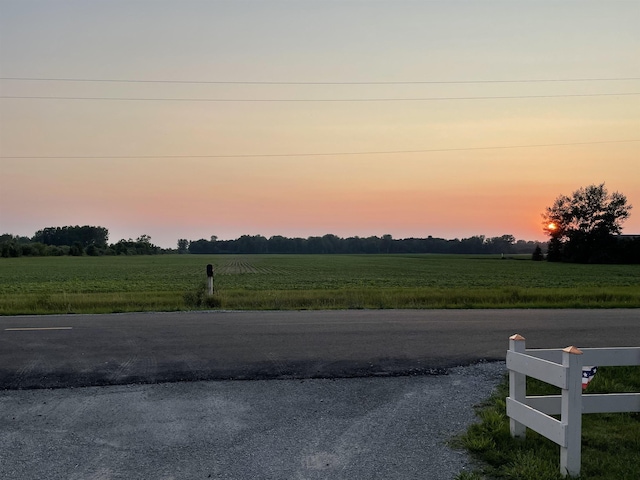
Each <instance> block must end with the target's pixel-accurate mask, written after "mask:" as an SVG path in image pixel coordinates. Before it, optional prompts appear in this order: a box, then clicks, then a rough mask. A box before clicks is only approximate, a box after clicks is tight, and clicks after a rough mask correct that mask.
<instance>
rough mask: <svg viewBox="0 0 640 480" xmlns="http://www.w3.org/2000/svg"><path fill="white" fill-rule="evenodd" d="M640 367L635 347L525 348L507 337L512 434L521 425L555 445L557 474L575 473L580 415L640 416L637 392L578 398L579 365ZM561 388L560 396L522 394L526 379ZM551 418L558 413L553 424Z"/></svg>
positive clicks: (522, 432) (578, 458) (518, 431)
mask: <svg viewBox="0 0 640 480" xmlns="http://www.w3.org/2000/svg"><path fill="white" fill-rule="evenodd" d="M583 365H596V366H598V367H605V366H623V365H640V347H620V348H584V349H582V350H580V349H578V348H576V347H567V348H565V349H562V350H561V349H530V350H527V349H526V347H525V339H524V337H522V336H520V335H514V336H512V337H510V338H509V350H508V351H507V369H508V370H509V397H508V398H507V415H508V416H509V418H510V424H511V436H513V437H520V438H524V436H525V432H526V427H529V428H530V429H532V430H535V431H536V432H538V433H539V434H541V435H543V436H545V437H547V438H548V439H550V440H552V441H553V442H555V443H557V444H558V445H560V472H561V473H562V475H563V476H566V475H579V474H580V461H581V436H582V414H583V413H611V412H640V393H610V394H584V395H583V394H582V366H583ZM527 377H533V378H537V379H538V380H541V381H543V382H546V383H549V384H551V385H555V386H556V387H559V388H561V389H562V395H547V396H540V397H532V396H529V397H528V396H527V394H526V378H527ZM550 415H560V420H556V419H555V418H553V417H551V416H550Z"/></svg>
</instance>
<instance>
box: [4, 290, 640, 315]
mask: <svg viewBox="0 0 640 480" xmlns="http://www.w3.org/2000/svg"><path fill="white" fill-rule="evenodd" d="M638 307H640V291H639V290H638V288H637V287H605V288H603V287H591V288H589V287H587V288H565V289H545V288H529V289H526V288H517V287H500V288H476V289H473V288H397V287H393V288H380V287H364V288H339V289H309V290H248V289H220V290H216V294H215V296H214V297H212V298H206V296H205V294H204V289H203V288H202V287H194V288H192V289H187V290H184V291H179V290H178V291H146V292H69V293H68V292H40V293H6V294H4V295H2V296H1V297H0V315H41V314H65V313H111V312H117V313H118V312H145V311H177V310H192V309H211V308H222V309H226V310H319V309H322V310H331V309H340V310H344V309H393V308H399V309H403V308H409V309H412V308H417V309H421V308H438V309H442V308H638Z"/></svg>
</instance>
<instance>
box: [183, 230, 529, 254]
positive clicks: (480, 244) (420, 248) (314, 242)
mask: <svg viewBox="0 0 640 480" xmlns="http://www.w3.org/2000/svg"><path fill="white" fill-rule="evenodd" d="M538 245H539V243H537V242H532V241H525V240H517V241H516V239H515V237H513V235H502V236H500V237H492V238H486V237H485V236H484V235H477V236H472V237H469V238H463V239H457V238H456V239H453V240H447V239H444V238H434V237H431V236H429V237H427V238H404V239H394V238H393V237H392V236H391V235H382V236H381V237H378V236H370V237H348V238H341V237H338V236H336V235H333V234H326V235H323V236H311V237H307V238H299V237H296V238H288V237H283V236H281V235H276V236H272V237H270V238H266V237H264V236H262V235H243V236H241V237H240V238H237V239H235V240H218V238H217V237H215V236H213V237H211V239H209V240H206V239H204V238H203V239H200V240H192V241H189V240H187V239H180V240H178V253H183V254H184V253H191V254H265V253H273V254H378V253H450V254H452V253H460V254H487V253H492V254H521V253H524V254H532V253H533V251H534V249H535V248H536V246H538Z"/></svg>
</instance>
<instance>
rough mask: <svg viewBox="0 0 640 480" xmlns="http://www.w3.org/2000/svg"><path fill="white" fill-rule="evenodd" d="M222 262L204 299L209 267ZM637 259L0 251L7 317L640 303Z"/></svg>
mask: <svg viewBox="0 0 640 480" xmlns="http://www.w3.org/2000/svg"><path fill="white" fill-rule="evenodd" d="M208 263H211V264H213V265H214V270H215V291H216V294H215V296H214V297H213V298H205V297H203V290H202V288H203V287H202V285H203V282H204V280H205V278H206V276H205V275H206V270H205V266H206V265H207V264H208ZM638 307H640V269H638V268H637V266H635V265H574V264H554V263H547V262H533V261H530V260H528V259H527V257H526V256H524V257H513V258H509V259H504V260H503V259H501V258H500V256H493V255H484V256H482V255H480V256H478V255H476V256H469V255H206V256H199V255H158V256H136V257H126V256H120V257H40V258H38V257H35V258H33V257H24V258H8V259H4V258H3V259H0V315H20V314H46V313H109V312H134V311H175V310H192V309H210V308H222V309H229V310H285V309H288V310H301V309H371V308H373V309H387V308H401V309H402V308H638Z"/></svg>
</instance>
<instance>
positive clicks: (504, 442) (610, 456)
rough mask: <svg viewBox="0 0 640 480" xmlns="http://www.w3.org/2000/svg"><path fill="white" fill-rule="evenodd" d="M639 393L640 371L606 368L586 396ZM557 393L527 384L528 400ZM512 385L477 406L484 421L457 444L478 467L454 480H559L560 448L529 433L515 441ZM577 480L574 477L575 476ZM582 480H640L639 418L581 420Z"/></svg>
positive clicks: (635, 415) (638, 368)
mask: <svg viewBox="0 0 640 480" xmlns="http://www.w3.org/2000/svg"><path fill="white" fill-rule="evenodd" d="M616 392H640V366H632V367H602V368H599V369H598V373H597V374H596V376H595V377H594V379H593V381H592V382H591V383H590V384H589V387H588V390H587V393H616ZM557 393H558V390H557V389H556V388H555V387H551V386H549V385H548V384H545V383H543V382H539V381H537V380H535V379H530V378H528V379H527V394H528V395H550V394H557ZM508 395H509V387H508V380H505V381H503V382H502V384H501V385H500V386H499V387H498V389H497V390H496V392H495V393H494V394H493V395H492V396H491V398H489V399H488V400H487V401H486V402H485V403H484V404H482V405H480V406H479V407H478V416H479V420H480V422H479V423H477V424H474V425H472V426H471V427H469V429H468V430H467V432H466V433H465V434H463V435H461V436H460V437H458V438H456V439H455V440H454V442H453V445H454V446H455V447H458V448H464V449H466V450H467V451H469V452H470V454H471V455H472V457H473V458H475V460H476V461H477V463H478V466H477V468H476V469H475V470H474V471H471V472H463V473H461V474H459V475H458V476H457V477H456V480H489V479H491V480H493V479H520V480H559V479H562V478H566V477H562V476H561V475H560V447H559V446H558V445H556V444H555V443H553V442H552V441H550V440H548V439H546V438H544V437H543V436H541V435H539V434H537V433H536V432H534V431H532V430H529V429H527V436H526V439H524V440H517V439H513V438H511V435H510V432H509V418H508V417H507V415H506V403H505V398H506V397H507V396H508ZM574 478H575V477H574ZM577 478H579V479H580V480H595V479H598V480H637V479H638V478H640V413H607V414H588V415H583V416H582V466H581V475H580V476H579V477H577Z"/></svg>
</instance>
